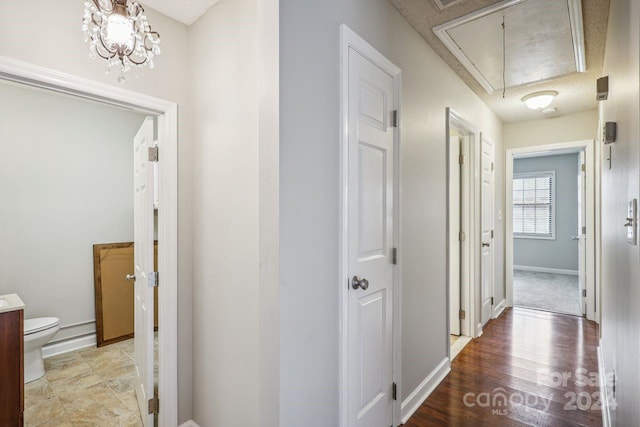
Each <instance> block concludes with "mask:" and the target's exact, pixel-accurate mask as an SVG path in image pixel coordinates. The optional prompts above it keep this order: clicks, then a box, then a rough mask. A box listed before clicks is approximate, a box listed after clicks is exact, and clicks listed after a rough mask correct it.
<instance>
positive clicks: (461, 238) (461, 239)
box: [458, 231, 467, 242]
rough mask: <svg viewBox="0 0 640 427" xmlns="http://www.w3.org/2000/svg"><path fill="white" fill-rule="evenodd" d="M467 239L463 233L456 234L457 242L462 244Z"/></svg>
mask: <svg viewBox="0 0 640 427" xmlns="http://www.w3.org/2000/svg"><path fill="white" fill-rule="evenodd" d="M466 239H467V236H466V235H465V234H464V231H461V232H460V233H458V240H460V241H461V242H464V241H465V240H466Z"/></svg>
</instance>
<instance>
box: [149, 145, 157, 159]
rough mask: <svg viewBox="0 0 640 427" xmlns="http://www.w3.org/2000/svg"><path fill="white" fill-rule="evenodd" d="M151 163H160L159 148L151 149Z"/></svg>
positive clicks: (155, 146)
mask: <svg viewBox="0 0 640 427" xmlns="http://www.w3.org/2000/svg"><path fill="white" fill-rule="evenodd" d="M149 161H150V162H157V161H158V146H157V145H154V146H153V147H149Z"/></svg>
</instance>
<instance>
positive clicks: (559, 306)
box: [513, 270, 582, 316]
mask: <svg viewBox="0 0 640 427" xmlns="http://www.w3.org/2000/svg"><path fill="white" fill-rule="evenodd" d="M580 299H581V298H580V294H579V290H578V276H570V275H566V274H551V273H538V272H533V271H521V270H514V271H513V305H515V306H521V307H529V308H537V309H540V310H547V311H553V312H556V313H564V314H573V315H576V316H582V310H581V308H580Z"/></svg>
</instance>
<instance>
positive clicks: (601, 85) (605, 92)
mask: <svg viewBox="0 0 640 427" xmlns="http://www.w3.org/2000/svg"><path fill="white" fill-rule="evenodd" d="M596 88H597V94H596V101H604V100H606V99H607V98H608V97H609V76H604V77H600V78H599V79H598V80H597V82H596Z"/></svg>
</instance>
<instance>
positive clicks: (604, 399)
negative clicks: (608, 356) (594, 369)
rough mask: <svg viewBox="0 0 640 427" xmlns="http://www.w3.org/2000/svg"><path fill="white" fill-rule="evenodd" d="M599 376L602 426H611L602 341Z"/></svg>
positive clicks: (599, 354)
mask: <svg viewBox="0 0 640 427" xmlns="http://www.w3.org/2000/svg"><path fill="white" fill-rule="evenodd" d="M598 376H599V377H600V378H599V380H600V402H601V403H602V405H601V408H602V427H610V426H611V408H610V407H609V395H608V394H607V371H606V368H605V366H604V356H603V354H602V341H601V342H600V345H599V346H598Z"/></svg>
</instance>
